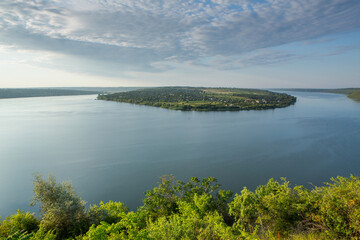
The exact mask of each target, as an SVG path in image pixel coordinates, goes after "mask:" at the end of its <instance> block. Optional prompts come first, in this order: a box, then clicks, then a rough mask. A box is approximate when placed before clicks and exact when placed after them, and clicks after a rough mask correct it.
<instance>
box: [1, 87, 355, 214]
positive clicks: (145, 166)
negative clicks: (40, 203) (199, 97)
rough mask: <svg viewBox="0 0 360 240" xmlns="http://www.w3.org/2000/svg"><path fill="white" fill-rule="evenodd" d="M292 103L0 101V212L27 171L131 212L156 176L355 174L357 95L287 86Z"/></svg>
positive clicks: (315, 177) (22, 188)
mask: <svg viewBox="0 0 360 240" xmlns="http://www.w3.org/2000/svg"><path fill="white" fill-rule="evenodd" d="M288 93H289V94H291V95H294V96H296V97H297V99H298V100H297V102H296V104H295V105H293V106H290V107H287V108H282V109H274V110H257V111H242V112H181V111H174V110H168V109H161V108H155V107H148V106H138V105H132V104H127V103H117V102H106V101H98V100H95V98H96V96H95V95H88V96H66V97H41V98H19V99H2V100H0V216H3V217H5V216H7V215H9V214H10V213H14V212H15V209H18V208H20V209H23V210H29V211H35V212H36V211H37V210H36V209H35V208H32V207H29V206H28V204H29V202H30V201H31V198H32V187H33V185H32V180H33V179H34V174H36V173H41V174H43V176H47V175H48V174H50V173H53V174H54V175H55V176H56V177H57V179H58V180H59V181H65V180H70V181H72V183H73V185H74V187H75V189H76V192H77V193H78V194H79V195H80V196H81V197H82V198H83V199H84V200H86V201H87V202H88V203H89V204H93V203H99V202H100V201H109V200H114V201H121V202H124V203H125V204H126V205H127V206H129V207H130V208H131V209H133V210H135V209H136V207H137V206H139V205H141V199H142V198H143V196H144V192H145V191H146V190H149V189H152V188H153V187H154V186H155V185H156V183H157V182H158V176H161V175H168V174H173V175H175V176H176V177H178V178H179V179H182V180H187V179H188V178H189V177H191V176H198V177H205V176H214V177H216V178H217V179H218V181H219V183H220V184H221V185H222V187H223V188H224V189H231V190H232V191H234V192H240V191H241V189H242V188H243V187H244V186H247V187H248V188H250V189H254V188H255V187H256V186H257V185H259V184H266V182H267V180H268V179H269V178H272V177H273V178H276V179H279V178H280V177H286V178H287V180H289V181H290V182H291V183H292V184H293V185H295V184H297V185H300V184H301V185H306V186H311V185H310V184H311V183H312V184H315V185H321V184H322V183H323V182H325V181H328V180H329V179H330V177H335V176H337V175H341V176H349V175H350V174H351V173H352V174H354V175H357V176H359V175H360V103H358V102H355V101H352V100H350V99H348V98H347V97H346V96H344V95H340V94H326V93H309V92H288Z"/></svg>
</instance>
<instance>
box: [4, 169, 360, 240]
mask: <svg viewBox="0 0 360 240" xmlns="http://www.w3.org/2000/svg"><path fill="white" fill-rule="evenodd" d="M143 202H144V205H143V206H141V207H140V208H138V210H137V211H129V210H128V209H127V207H126V206H124V204H123V203H121V202H112V201H110V202H108V203H103V202H101V203H100V204H99V205H93V206H91V207H90V208H89V209H86V207H85V202H84V201H83V200H82V199H81V198H80V197H79V196H77V195H76V194H75V192H74V189H73V187H72V185H71V184H70V183H57V182H56V180H55V178H54V177H53V176H51V177H49V178H48V179H43V178H42V177H41V176H40V175H38V176H36V178H35V180H34V199H33V202H32V204H39V206H40V210H41V215H40V218H37V217H35V215H34V213H29V212H24V211H20V210H18V211H17V212H16V213H15V214H14V215H11V216H9V217H6V218H5V219H4V220H3V221H2V222H0V223H1V224H0V239H7V240H9V239H32V240H40V239H47V240H56V239H77V240H80V239H82V240H94V239H95V240H98V239H99V240H102V239H104V240H105V239H294V240H295V239H359V238H360V180H359V178H358V177H355V176H351V177H349V178H346V177H337V178H335V179H331V182H330V183H326V184H325V185H324V186H322V187H315V188H314V189H312V190H309V189H306V188H304V187H302V186H295V187H291V186H290V183H289V182H288V181H286V180H285V179H281V181H280V182H278V181H275V180H273V179H270V180H269V181H268V183H267V184H266V185H263V186H259V187H257V188H256V190H255V191H250V190H248V189H247V188H244V189H243V190H242V191H241V192H240V193H238V194H235V195H233V193H232V192H231V191H225V190H223V189H220V185H218V184H217V183H216V179H215V178H212V177H208V178H204V179H199V178H195V177H194V178H191V179H190V181H188V182H182V181H178V180H176V179H175V178H174V177H173V176H164V177H161V178H160V183H159V185H158V186H157V187H155V188H154V189H152V190H150V191H148V192H147V193H146V196H145V198H144V200H143Z"/></svg>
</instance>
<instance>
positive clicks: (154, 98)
mask: <svg viewBox="0 0 360 240" xmlns="http://www.w3.org/2000/svg"><path fill="white" fill-rule="evenodd" d="M97 99H99V100H106V101H117V102H125V103H133V104H140V105H147V106H154V107H162V108H168V109H173V110H182V111H241V110H255V109H256V110H263V109H274V108H282V107H287V106H289V105H291V104H294V103H295V102H296V97H293V96H290V95H288V94H285V93H275V92H270V91H266V90H257V89H241V88H202V87H157V88H146V89H139V90H135V91H129V92H121V93H113V94H99V95H98V98H97Z"/></svg>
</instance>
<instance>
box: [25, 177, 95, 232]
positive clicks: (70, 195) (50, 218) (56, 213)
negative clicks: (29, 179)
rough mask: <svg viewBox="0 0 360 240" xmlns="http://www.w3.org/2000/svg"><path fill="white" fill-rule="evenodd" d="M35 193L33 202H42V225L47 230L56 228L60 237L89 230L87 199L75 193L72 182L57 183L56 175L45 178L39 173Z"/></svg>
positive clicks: (35, 183)
mask: <svg viewBox="0 0 360 240" xmlns="http://www.w3.org/2000/svg"><path fill="white" fill-rule="evenodd" d="M34 194H35V196H34V198H33V203H32V204H33V205H35V204H36V203H39V204H40V210H41V213H42V219H41V225H42V226H43V227H44V229H45V230H46V231H49V230H54V231H55V233H56V236H57V238H58V239H64V238H66V237H69V236H76V235H78V234H80V233H82V232H86V231H87V229H88V227H89V217H88V214H87V212H86V211H85V201H83V200H82V199H81V198H80V197H79V196H77V195H76V194H75V192H74V188H73V186H72V185H71V183H66V182H64V183H56V179H55V177H54V176H49V178H48V180H44V179H43V178H42V177H41V175H37V176H36V177H35V180H34Z"/></svg>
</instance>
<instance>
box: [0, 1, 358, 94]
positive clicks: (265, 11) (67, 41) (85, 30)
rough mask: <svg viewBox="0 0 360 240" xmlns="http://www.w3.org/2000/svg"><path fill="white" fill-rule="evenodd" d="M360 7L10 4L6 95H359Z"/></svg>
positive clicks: (1, 57)
mask: <svg viewBox="0 0 360 240" xmlns="http://www.w3.org/2000/svg"><path fill="white" fill-rule="evenodd" d="M359 13H360V1H357V0H269V1H265V0H262V1H251V0H236V1H235V0H204V1H201V0H197V1H191V0H187V1H182V0H151V1H150V0H132V1H130V0H77V1H72V0H3V1H1V2H0V72H1V79H0V87H46V86H49V87H55V86H164V85H187V86H213V87H217V86H222V87H251V88H278V87H285V88H286V87H309V88H311V87H313V88H339V87H360V70H359V69H360V14H359Z"/></svg>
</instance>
